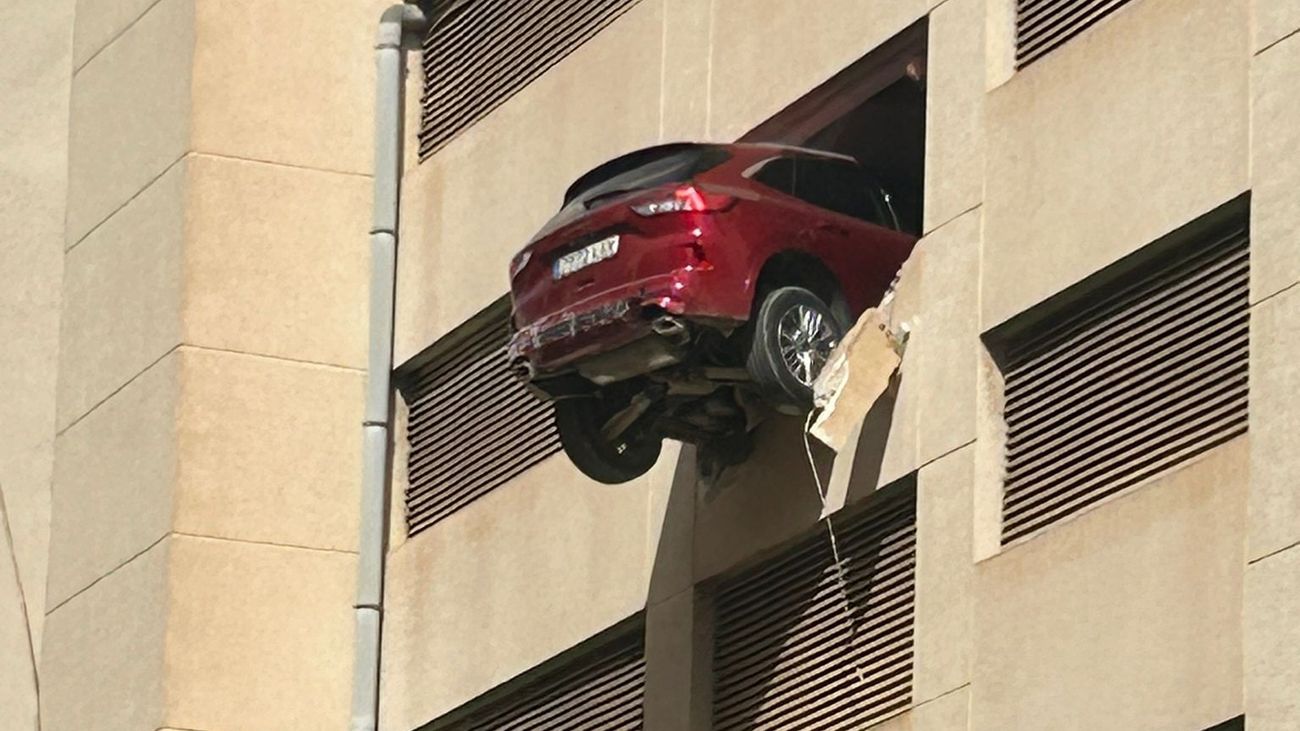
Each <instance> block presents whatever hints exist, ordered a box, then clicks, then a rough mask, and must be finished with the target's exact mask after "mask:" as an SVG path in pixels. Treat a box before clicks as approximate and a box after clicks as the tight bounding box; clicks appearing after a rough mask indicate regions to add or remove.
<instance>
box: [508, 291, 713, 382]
mask: <svg viewBox="0 0 1300 731" xmlns="http://www.w3.org/2000/svg"><path fill="white" fill-rule="evenodd" d="M689 274H690V272H673V273H671V274H665V275H662V276H657V277H652V278H649V279H645V280H641V281H638V282H635V283H632V284H630V285H628V286H625V287H621V288H619V289H618V290H615V291H612V292H605V293H602V294H601V295H598V296H597V297H593V298H591V299H588V300H587V301H586V302H584V303H581V304H579V305H577V306H575V307H573V308H570V309H566V310H565V311H563V312H559V313H556V314H553V315H549V316H547V317H543V318H540V319H539V320H537V321H536V322H533V323H531V324H530V325H528V326H526V327H524V328H521V329H520V330H519V331H518V332H516V333H515V334H514V336H513V337H512V338H511V340H510V345H509V351H508V354H509V355H508V357H509V361H510V366H511V370H512V371H513V372H514V373H515V375H516V376H517V377H519V378H520V379H521V380H523V381H525V382H530V383H533V384H535V385H537V386H539V387H540V388H542V389H543V390H545V391H548V392H550V390H551V389H548V388H546V385H545V383H544V381H546V380H547V379H550V378H553V377H557V376H561V375H563V374H566V373H569V374H571V373H574V372H577V373H578V374H579V375H580V376H581V377H582V378H584V379H585V380H588V381H591V382H593V383H597V384H603V383H611V382H614V381H618V380H622V379H624V378H630V377H632V376H636V375H641V374H644V373H649V372H650V371H653V370H657V369H659V368H663V367H666V366H669V365H673V364H674V363H676V362H679V361H680V360H681V359H682V358H683V357H684V356H685V354H686V347H687V346H688V345H689V342H690V324H689V323H688V322H687V318H692V317H695V316H697V315H698V316H702V317H706V318H707V317H710V315H709V313H707V312H696V311H695V309H696V308H695V307H694V305H695V304H696V303H694V302H693V300H692V298H691V297H690V290H689V288H688V287H687V282H688V278H687V277H686V276H683V275H689Z"/></svg>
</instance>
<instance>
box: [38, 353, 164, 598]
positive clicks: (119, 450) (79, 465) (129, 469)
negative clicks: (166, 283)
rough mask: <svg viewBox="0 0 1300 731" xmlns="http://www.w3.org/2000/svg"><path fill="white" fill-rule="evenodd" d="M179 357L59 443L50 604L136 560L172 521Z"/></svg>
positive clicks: (118, 396) (159, 367)
mask: <svg viewBox="0 0 1300 731" xmlns="http://www.w3.org/2000/svg"><path fill="white" fill-rule="evenodd" d="M179 360H180V356H179V355H177V354H173V355H170V356H168V357H167V358H165V359H163V360H162V361H161V362H159V363H158V364H157V365H155V366H153V367H152V368H150V369H148V370H147V371H145V372H144V373H142V374H141V375H140V377H139V378H137V379H135V380H134V381H132V382H131V384H130V385H128V386H127V387H126V388H124V389H122V390H121V391H120V392H119V393H117V394H116V395H114V396H113V397H112V398H111V399H109V400H108V401H106V402H105V403H104V405H103V406H101V407H100V408H98V409H96V410H95V411H94V412H93V413H91V414H90V415H89V416H87V417H86V418H85V419H83V420H81V421H80V422H78V423H77V424H76V425H74V426H73V427H72V428H71V429H69V430H67V431H66V432H64V433H63V434H62V435H60V436H59V439H58V442H57V445H56V462H55V470H54V490H53V510H52V516H51V535H50V579H49V592H50V597H49V599H50V604H51V606H53V605H57V604H59V603H62V602H64V601H66V600H67V599H68V598H69V597H71V596H72V595H73V594H75V593H76V592H78V591H81V590H83V589H85V588H86V587H87V586H89V585H90V584H91V583H92V582H94V581H95V580H97V579H100V578H101V577H103V576H105V575H107V574H108V573H109V572H111V571H113V570H114V569H116V568H117V567H119V566H121V565H122V564H123V563H126V562H127V561H130V560H131V559H132V557H134V556H136V555H137V554H139V553H140V552H141V551H143V550H145V549H146V548H148V547H149V546H151V545H153V544H154V543H155V542H157V541H158V540H159V539H160V538H162V537H163V535H165V534H166V533H167V531H168V530H169V529H170V526H171V523H172V487H173V484H174V482H175V479H176V469H177V454H176V433H175V421H176V409H177V405H176V401H177V394H178V391H179V388H180V385H179V383H180V381H179V379H180V374H179V372H180V363H179Z"/></svg>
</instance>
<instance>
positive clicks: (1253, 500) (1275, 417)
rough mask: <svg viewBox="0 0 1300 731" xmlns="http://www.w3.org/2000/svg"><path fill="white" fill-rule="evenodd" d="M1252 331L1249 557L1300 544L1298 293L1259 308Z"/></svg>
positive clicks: (1287, 294) (1299, 322)
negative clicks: (1297, 396) (1297, 477)
mask: <svg viewBox="0 0 1300 731" xmlns="http://www.w3.org/2000/svg"><path fill="white" fill-rule="evenodd" d="M1250 325H1251V329H1250V330H1251V331H1250V339H1251V343H1250V450H1251V461H1250V468H1251V483H1250V501H1249V507H1250V511H1249V512H1250V521H1249V525H1248V533H1247V549H1246V550H1247V555H1248V556H1249V557H1250V558H1251V559H1252V560H1254V559H1257V558H1260V557H1261V556H1266V555H1268V554H1270V553H1274V552H1276V551H1279V550H1281V549H1283V548H1286V547H1287V546H1292V545H1295V544H1296V542H1298V541H1300V491H1298V490H1297V489H1296V475H1297V473H1300V411H1298V410H1297V409H1296V394H1300V288H1298V289H1291V290H1288V291H1286V292H1283V293H1282V294H1279V295H1277V296H1276V297H1274V298H1272V299H1270V300H1266V301H1264V302H1261V303H1260V304H1258V305H1255V307H1254V310H1253V312H1252V316H1251V323H1250Z"/></svg>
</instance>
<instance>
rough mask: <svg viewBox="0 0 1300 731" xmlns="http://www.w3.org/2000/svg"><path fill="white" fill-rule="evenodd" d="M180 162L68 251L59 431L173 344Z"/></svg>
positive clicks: (176, 339) (180, 247) (180, 236)
mask: <svg viewBox="0 0 1300 731" xmlns="http://www.w3.org/2000/svg"><path fill="white" fill-rule="evenodd" d="M186 169H187V166H186V164H185V163H181V164H179V165H177V166H175V167H173V168H171V169H170V170H168V171H167V173H166V174H164V175H163V176H162V177H161V178H159V179H158V180H157V181H156V182H154V183H153V184H152V185H150V186H149V187H148V188H146V189H145V190H143V191H141V192H140V194H139V195H138V196H136V197H135V198H134V199H133V200H132V201H131V202H130V203H128V204H127V205H126V206H125V207H123V208H122V210H120V211H118V213H117V214H116V215H114V216H113V217H112V218H111V219H109V220H108V221H107V222H105V223H104V225H103V226H100V227H99V228H98V229H96V230H95V232H94V233H92V234H91V235H90V236H88V237H86V239H85V240H83V241H82V242H81V243H80V244H78V245H77V246H76V248H74V249H72V250H71V251H69V252H68V254H67V258H66V261H65V264H64V279H63V285H64V304H63V335H62V343H61V347H60V349H61V353H60V363H59V367H60V371H61V373H60V378H59V419H58V423H59V428H60V429H65V428H67V426H68V425H69V424H71V423H73V422H74V421H76V420H77V419H79V418H81V417H82V416H84V415H85V414H86V412H88V411H89V410H90V409H92V408H94V407H95V405H96V404H99V403H100V402H101V401H103V400H104V399H105V398H108V396H109V395H110V394H112V393H114V392H115V391H117V390H118V389H120V388H122V386H123V385H125V384H126V383H127V382H128V381H130V380H131V379H132V378H134V377H135V376H136V375H137V374H139V373H140V372H141V371H142V370H144V369H145V368H147V367H149V365H150V364H152V363H154V362H156V361H157V360H158V359H159V358H161V357H163V355H165V354H166V353H167V352H168V351H170V350H171V349H172V348H174V347H176V346H177V345H178V344H179V343H180V342H181V298H182V294H181V292H182V279H181V272H182V266H183V264H182V258H183V256H184V246H185V244H184V240H185V224H184V215H185V213H184V194H185V185H186Z"/></svg>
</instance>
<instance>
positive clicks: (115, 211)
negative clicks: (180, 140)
mask: <svg viewBox="0 0 1300 731" xmlns="http://www.w3.org/2000/svg"><path fill="white" fill-rule="evenodd" d="M189 156H190V152H188V151H186V152H182V153H181V154H180V157H177V158H176V159H175V160H172V161H171V162H169V163H167V167H165V168H163V169H162V172H160V173H158V174H157V175H155V176H153V177H152V178H150V179H149V180H148V181H147V182H146V183H145V184H144V185H142V186H140V189H139V190H137V191H136V192H134V193H132V194H131V197H130V198H127V199H126V200H124V201H122V203H121V204H120V205H119V206H117V207H116V208H114V209H113V210H111V211H109V213H108V215H107V216H104V217H103V218H102V219H100V221H99V222H98V223H96V224H95V225H94V226H91V227H90V229H89V230H88V231H86V233H84V234H82V235H81V237H80V238H78V239H77V240H76V241H74V242H72V244H71V245H69V246H68V247H67V248H66V249H64V250H63V256H64V257H66V256H67V255H68V254H71V253H72V250H73V249H76V248H77V247H78V246H81V243H82V242H83V241H85V240H86V239H88V238H90V236H91V234H93V233H95V232H96V231H98V230H99V229H100V228H101V227H103V225H104V224H106V223H108V222H109V221H110V220H112V219H113V217H114V216H116V215H117V214H119V213H121V212H122V210H123V209H124V208H126V207H127V206H129V205H131V202H132V201H134V200H135V199H136V198H139V197H140V196H142V195H144V192H145V191H146V190H149V189H150V188H152V187H153V186H154V183H157V182H158V181H159V180H161V179H162V177H163V176H164V175H166V174H167V173H169V172H171V169H172V168H174V167H176V165H177V164H179V163H180V162H181V161H183V160H184V159H185V158H187V157H189Z"/></svg>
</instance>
